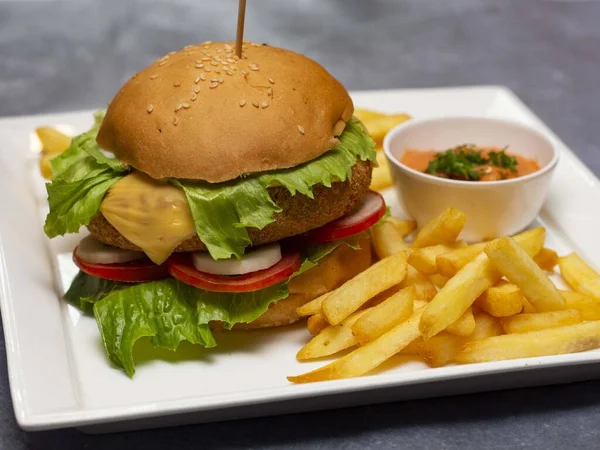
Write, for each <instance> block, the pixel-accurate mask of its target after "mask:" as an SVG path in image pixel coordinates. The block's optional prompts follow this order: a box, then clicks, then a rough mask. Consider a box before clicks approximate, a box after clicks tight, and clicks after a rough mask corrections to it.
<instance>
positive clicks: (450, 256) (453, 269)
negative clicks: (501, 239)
mask: <svg viewBox="0 0 600 450" xmlns="http://www.w3.org/2000/svg"><path fill="white" fill-rule="evenodd" d="M513 239H514V240H515V241H517V243H518V244H519V245H520V246H521V247H523V248H524V249H525V250H526V251H527V253H528V254H529V255H532V256H535V255H537V254H538V253H539V251H540V250H541V249H542V247H543V246H544V240H545V239H546V230H545V229H544V228H541V227H540V228H533V229H531V230H527V231H524V232H522V233H519V234H517V235H515V236H513ZM487 244H488V242H480V243H478V244H472V245H468V246H466V247H464V248H459V249H456V250H452V251H451V252H448V253H444V254H442V255H440V256H438V257H437V259H436V263H437V266H438V272H439V273H440V274H442V275H444V276H447V277H452V276H454V275H455V274H456V273H457V272H458V271H459V270H460V269H462V268H463V267H464V266H465V265H466V264H467V263H468V262H469V261H472V260H473V259H474V258H475V257H476V256H477V255H479V254H480V253H481V252H482V251H483V249H484V248H485V246H486V245H487Z"/></svg>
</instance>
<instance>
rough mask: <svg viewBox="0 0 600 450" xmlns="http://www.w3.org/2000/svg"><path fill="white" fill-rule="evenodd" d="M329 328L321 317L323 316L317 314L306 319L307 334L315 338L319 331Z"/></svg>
mask: <svg viewBox="0 0 600 450" xmlns="http://www.w3.org/2000/svg"><path fill="white" fill-rule="evenodd" d="M328 326H329V323H328V322H327V321H326V320H325V317H323V314H321V313H317V314H314V315H312V316H310V317H309V318H308V320H307V321H306V328H308V332H309V333H310V334H312V335H313V336H316V335H317V334H319V333H320V332H321V331H323V330H324V329H325V328H327V327H328Z"/></svg>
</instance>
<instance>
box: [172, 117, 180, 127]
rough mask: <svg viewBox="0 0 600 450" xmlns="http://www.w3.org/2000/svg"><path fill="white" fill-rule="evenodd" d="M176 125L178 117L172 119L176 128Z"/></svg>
mask: <svg viewBox="0 0 600 450" xmlns="http://www.w3.org/2000/svg"><path fill="white" fill-rule="evenodd" d="M178 123H179V117H177V116H175V118H174V119H173V125H175V126H177V124H178Z"/></svg>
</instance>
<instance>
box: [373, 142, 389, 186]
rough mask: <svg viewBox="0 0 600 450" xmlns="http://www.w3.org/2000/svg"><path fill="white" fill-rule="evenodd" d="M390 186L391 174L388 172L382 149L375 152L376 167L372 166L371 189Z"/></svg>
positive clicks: (387, 164)
mask: <svg viewBox="0 0 600 450" xmlns="http://www.w3.org/2000/svg"><path fill="white" fill-rule="evenodd" d="M390 187H392V176H391V174H390V167H389V163H388V161H387V159H386V157H385V153H383V152H382V151H378V152H377V167H373V174H372V175H371V189H373V190H374V191H383V190H384V189H387V188H390Z"/></svg>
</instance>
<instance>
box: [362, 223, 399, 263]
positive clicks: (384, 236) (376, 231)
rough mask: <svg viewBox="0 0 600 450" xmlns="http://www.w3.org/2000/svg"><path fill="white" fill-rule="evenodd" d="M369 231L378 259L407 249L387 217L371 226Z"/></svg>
mask: <svg viewBox="0 0 600 450" xmlns="http://www.w3.org/2000/svg"><path fill="white" fill-rule="evenodd" d="M369 232H370V233H371V242H372V243H373V248H374V249H375V254H376V255H377V257H378V258H379V259H384V258H387V257H388V256H392V255H396V254H398V253H400V252H402V251H405V250H407V249H408V246H407V245H406V244H405V243H404V238H403V237H402V235H401V234H400V233H399V232H398V230H396V227H394V225H392V224H391V223H390V222H388V220H387V219H386V220H385V221H384V222H383V223H380V224H378V225H375V226H374V227H371V228H370V229H369Z"/></svg>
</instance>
